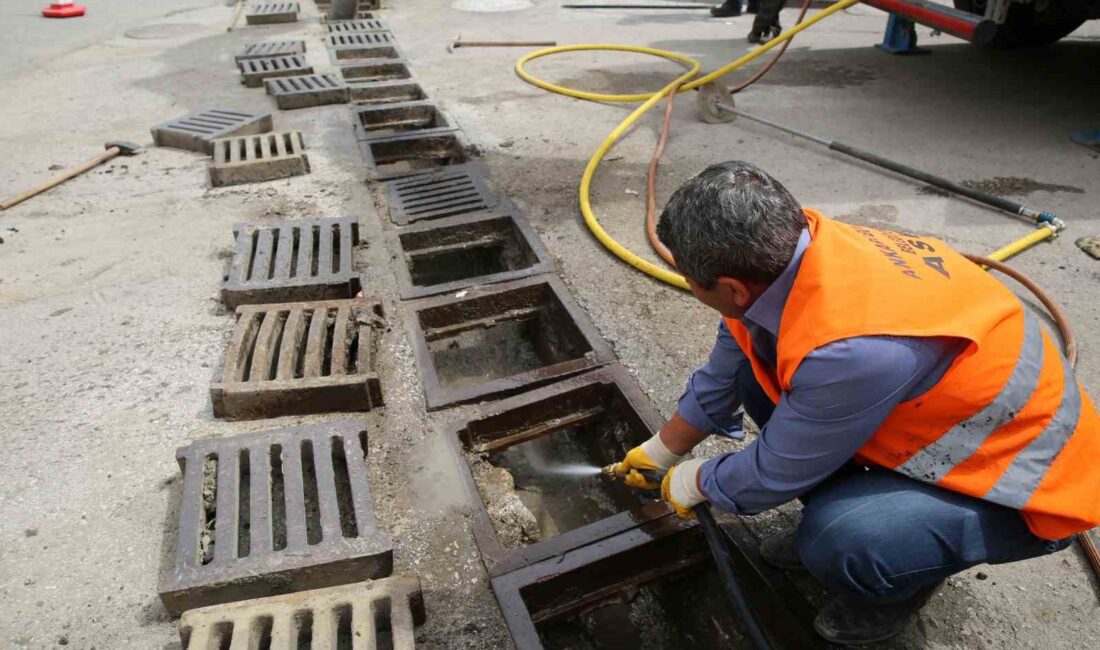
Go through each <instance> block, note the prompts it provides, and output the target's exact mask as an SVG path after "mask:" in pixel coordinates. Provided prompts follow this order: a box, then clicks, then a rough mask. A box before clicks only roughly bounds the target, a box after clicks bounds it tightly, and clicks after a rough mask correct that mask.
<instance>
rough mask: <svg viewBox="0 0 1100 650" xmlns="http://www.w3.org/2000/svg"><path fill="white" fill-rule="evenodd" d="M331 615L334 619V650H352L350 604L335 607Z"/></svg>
mask: <svg viewBox="0 0 1100 650" xmlns="http://www.w3.org/2000/svg"><path fill="white" fill-rule="evenodd" d="M332 615H333V617H334V618H335V619H336V620H335V621H334V623H335V624H336V625H335V626H334V627H335V628H336V650H352V640H353V638H354V637H353V635H352V631H351V604H350V603H341V604H339V605H337V606H336V607H334V608H333V611H332Z"/></svg>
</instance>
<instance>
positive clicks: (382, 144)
mask: <svg viewBox="0 0 1100 650" xmlns="http://www.w3.org/2000/svg"><path fill="white" fill-rule="evenodd" d="M359 151H360V153H362V154H363V162H364V164H365V165H366V167H367V174H368V176H369V177H371V178H374V179H379V180H380V179H386V178H398V177H401V176H408V175H410V174H414V173H416V172H419V171H422V170H425V169H431V168H433V167H447V166H450V165H459V164H462V163H464V162H466V161H467V160H468V157H467V155H466V150H465V148H464V147H463V146H462V142H461V141H460V140H459V138H458V135H457V134H456V133H454V132H449V133H435V134H432V135H419V134H416V133H409V134H404V135H399V136H394V137H391V138H382V139H378V140H360V141H359Z"/></svg>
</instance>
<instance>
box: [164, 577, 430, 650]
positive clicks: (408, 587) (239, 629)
mask: <svg viewBox="0 0 1100 650" xmlns="http://www.w3.org/2000/svg"><path fill="white" fill-rule="evenodd" d="M424 620H425V612H424V595H423V593H422V592H421V587H420V578H418V577H415V576H393V577H390V578H380V579H378V580H369V581H366V582H357V583H353V584H349V585H342V586H339V587H327V588H324V589H313V590H310V591H302V592H298V593H294V594H285V595H282V596H269V597H267V598H257V599H253V600H246V601H242V602H236V603H225V604H222V605H212V606H209V607H202V608H199V609H192V610H189V611H187V612H184V614H183V617H182V618H181V619H180V641H181V643H182V646H183V648H182V650H222V649H223V648H226V647H228V648H232V649H238V648H239V649H240V650H245V649H246V648H277V649H280V650H283V649H287V648H290V647H297V645H296V644H294V643H293V641H292V640H297V641H299V642H303V641H304V642H305V643H306V644H308V647H311V648H333V649H335V648H357V649H358V648H377V647H391V648H393V649H394V650H413V648H415V647H416V626H417V625H420V624H422V623H423V622H424ZM307 621H308V623H307ZM328 621H332V622H333V623H332V624H329V623H328ZM304 637H308V638H304ZM387 641H388V643H387ZM345 644H346V645H345Z"/></svg>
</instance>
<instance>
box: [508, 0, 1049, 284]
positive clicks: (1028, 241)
mask: <svg viewBox="0 0 1100 650" xmlns="http://www.w3.org/2000/svg"><path fill="white" fill-rule="evenodd" d="M859 1H860V0H841V1H840V2H837V3H836V4H834V5H832V6H830V7H828V8H827V9H824V10H822V11H820V12H818V13H817V14H814V15H813V16H811V17H810V18H807V19H806V20H804V21H802V22H800V23H798V24H797V25H795V26H794V27H792V28H790V29H788V30H786V31H784V32H783V33H781V34H779V35H778V36H776V37H775V38H773V39H772V40H770V41H768V42H767V43H764V44H763V45H761V46H760V47H758V48H756V49H755V50H753V51H751V52H748V53H746V54H745V55H744V56H742V57H740V58H738V59H736V60H734V61H731V62H730V63H727V64H726V65H724V66H722V67H721V68H718V69H717V70H715V71H714V72H711V73H708V74H706V75H704V76H702V77H699V78H698V79H695V77H696V75H698V74H699V70H700V69H701V68H702V65H701V64H700V63H699V61H698V60H696V59H694V58H692V57H690V56H687V55H685V54H680V53H679V52H672V51H669V50H661V49H657V48H653V47H642V46H637V45H606V44H592V45H562V46H558V47H551V48H546V49H543V50H537V51H535V52H530V53H528V54H525V55H524V56H522V57H520V59H519V60H518V61H516V74H517V75H519V77H520V78H521V79H523V80H524V81H526V82H528V83H530V84H532V85H535V86H538V87H539V88H543V89H545V90H549V91H550V92H552V93H557V94H559V95H566V96H568V97H575V98H577V99H587V100H589V101H596V102H642V105H641V106H639V107H638V108H636V109H634V111H633V112H631V113H630V115H628V116H627V117H626V119H624V120H623V121H622V122H620V123H619V125H618V126H616V127H615V129H614V130H613V131H612V132H611V134H610V135H608V136H607V138H606V139H604V141H603V142H602V143H600V146H599V147H598V148H597V149H596V151H595V153H593V154H592V157H591V158H590V159H589V160H588V164H587V165H586V166H585V168H584V174H582V175H581V184H580V188H579V194H580V196H579V199H580V206H581V214H582V215H583V216H584V223H585V225H587V226H588V229H589V230H590V231H592V234H593V235H595V237H596V239H597V240H599V242H600V243H601V244H603V246H604V247H605V248H607V250H609V251H611V252H612V253H614V254H615V256H616V257H618V258H619V259H620V260H622V261H624V262H626V263H627V264H630V265H631V266H633V267H634V268H636V269H638V270H639V271H641V272H642V273H645V274H647V275H649V276H651V277H654V278H656V279H658V280H660V281H662V282H664V283H666V284H670V285H672V286H674V287H679V288H680V289H689V287H688V284H687V281H685V280H684V276H682V275H680V274H679V273H676V272H674V271H670V270H668V269H666V268H664V267H663V266H659V265H657V264H654V263H652V262H649V261H647V260H645V259H642V258H641V257H639V256H638V255H636V254H635V253H634V252H633V251H631V250H630V249H628V248H626V247H625V246H623V245H622V244H620V243H619V242H618V241H616V240H615V238H614V237H612V236H611V235H609V234H608V233H607V231H606V230H604V229H603V226H601V225H600V222H599V220H598V219H596V215H595V213H593V212H592V202H591V198H590V194H591V189H592V177H593V176H594V175H595V174H596V169H597V168H598V167H599V165H600V162H602V161H603V157H604V156H605V155H607V152H608V151H610V150H611V147H613V146H614V145H615V143H616V142H618V141H619V138H621V137H622V135H623V133H625V132H626V131H627V129H629V128H630V127H631V126H633V125H634V123H635V122H637V121H638V120H639V119H641V117H642V116H643V115H645V114H646V112H648V111H649V109H651V108H653V107H654V106H655V105H656V104H657V102H659V101H661V99H662V98H664V97H665V96H666V95H668V94H669V92H671V91H672V90H673V89H676V92H682V91H685V90H692V89H694V88H698V87H700V86H702V85H704V84H707V83H710V82H712V81H714V80H716V79H718V78H720V77H723V76H725V75H727V74H729V73H730V72H733V71H734V70H736V69H737V68H740V67H741V66H743V65H745V64H746V63H749V62H751V61H753V60H755V59H756V58H758V57H760V56H761V55H763V54H764V53H766V52H768V51H769V50H771V49H773V48H775V47H776V46H778V45H780V44H782V43H783V42H785V41H788V40H790V39H791V38H793V37H794V36H795V35H797V34H798V33H799V32H801V31H803V30H805V29H808V28H809V27H811V26H812V25H815V24H817V23H818V22H820V21H822V20H824V19H825V18H827V17H829V16H831V15H833V14H834V13H836V12H838V11H843V10H844V9H847V8H848V7H850V6H852V5H854V4H856V3H857V2H859ZM586 51H613V52H632V53H635V54H646V55H650V56H656V57H660V58H662V59H667V60H669V61H675V62H677V63H680V64H682V65H684V66H685V67H686V68H687V71H685V72H684V73H683V74H681V75H680V76H678V77H676V79H674V80H672V81H671V82H669V83H668V85H666V86H665V87H663V88H661V89H660V90H657V91H655V92H651V93H635V94H627V95H613V94H606V93H593V92H587V91H584V90H575V89H573V88H567V87H565V86H559V85H557V84H552V83H550V82H548V81H543V80H542V79H539V78H538V77H535V76H534V75H532V74H531V73H529V72H527V70H526V68H525V66H526V65H527V63H529V62H531V61H534V60H535V59H538V58H542V57H544V56H550V55H553V54H562V53H565V52H586ZM691 79H694V81H689V80H691ZM680 84H683V85H680ZM1054 234H1055V233H1054V232H1053V231H1052V230H1051V229H1049V228H1042V229H1040V230H1038V231H1036V232H1034V233H1031V234H1030V235H1028V236H1026V237H1023V238H1021V239H1019V240H1017V241H1015V242H1013V243H1012V244H1009V245H1008V246H1006V247H1004V248H1002V249H1000V250H998V251H996V252H995V253H993V254H992V255H990V257H991V258H992V259H994V260H1003V259H1006V258H1008V257H1011V256H1012V255H1015V254H1016V253H1019V252H1020V251H1022V250H1024V249H1026V248H1028V247H1030V246H1034V245H1035V244H1037V243H1038V242H1040V241H1043V240H1045V239H1047V238H1049V237H1051V236H1053V235H1054Z"/></svg>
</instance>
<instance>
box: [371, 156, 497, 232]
mask: <svg viewBox="0 0 1100 650" xmlns="http://www.w3.org/2000/svg"><path fill="white" fill-rule="evenodd" d="M386 203H387V205H388V207H389V212H390V219H391V220H392V221H393V222H394V223H396V224H398V225H405V224H409V223H412V222H415V221H421V220H424V219H436V218H439V217H449V216H455V215H462V214H470V213H474V212H484V211H488V210H491V209H492V208H494V207H496V205H497V203H498V200H497V198H496V197H495V196H493V194H492V193H491V192H490V191H489V188H488V186H487V185H486V184H485V179H484V177H483V176H482V174H481V172H480V171H478V170H477V169H476V168H475V167H474V166H472V165H455V166H452V167H446V168H443V169H439V170H436V171H433V172H430V173H426V174H419V175H415V176H407V177H405V178H401V179H398V180H393V181H390V182H388V183H386Z"/></svg>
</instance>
